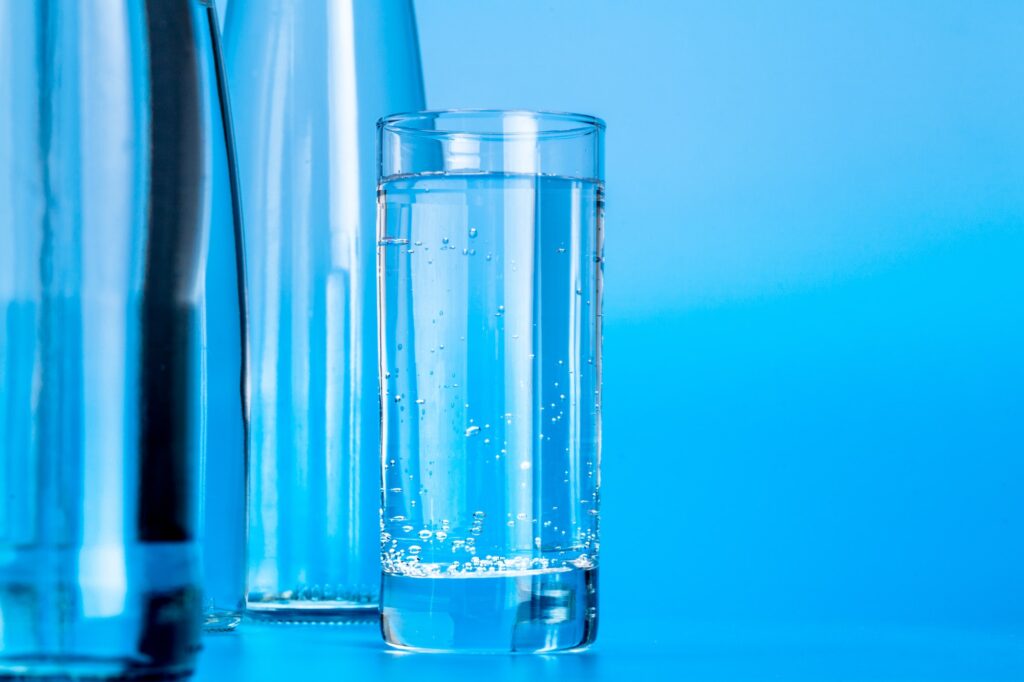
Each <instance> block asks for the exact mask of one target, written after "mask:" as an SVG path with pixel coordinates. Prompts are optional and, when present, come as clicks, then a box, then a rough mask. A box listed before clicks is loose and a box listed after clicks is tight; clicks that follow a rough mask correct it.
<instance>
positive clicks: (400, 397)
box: [395, 393, 402, 403]
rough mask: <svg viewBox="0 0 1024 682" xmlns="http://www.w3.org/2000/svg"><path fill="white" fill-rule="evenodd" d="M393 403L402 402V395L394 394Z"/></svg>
mask: <svg viewBox="0 0 1024 682" xmlns="http://www.w3.org/2000/svg"><path fill="white" fill-rule="evenodd" d="M395 402H396V403H400V402H402V394H401V393H396V394H395Z"/></svg>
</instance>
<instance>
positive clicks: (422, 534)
mask: <svg viewBox="0 0 1024 682" xmlns="http://www.w3.org/2000/svg"><path fill="white" fill-rule="evenodd" d="M433 534H434V533H433V532H432V531H429V530H427V529H426V528H424V529H423V530H421V531H420V532H419V533H418V535H419V536H420V540H424V541H426V540H429V539H430V536H431V535H433Z"/></svg>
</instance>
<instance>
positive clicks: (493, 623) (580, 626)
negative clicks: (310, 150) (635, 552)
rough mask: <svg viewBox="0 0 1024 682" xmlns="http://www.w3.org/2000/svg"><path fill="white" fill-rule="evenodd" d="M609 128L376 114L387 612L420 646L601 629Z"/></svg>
mask: <svg viewBox="0 0 1024 682" xmlns="http://www.w3.org/2000/svg"><path fill="white" fill-rule="evenodd" d="M603 133H604V124H603V123H602V122H601V121H599V120H597V119H594V118H591V117H587V116H578V115H570V114H545V113H532V112H519V111H508V112H487V111H480V112H472V111H469V112H460V111H453V112H428V113H418V114H408V115H397V116H392V117H389V118H386V119H383V120H382V121H381V122H380V123H379V124H378V139H379V143H380V184H379V187H378V192H377V202H378V246H377V272H378V305H379V307H380V313H379V314H380V320H381V324H380V336H379V338H380V357H381V362H380V384H381V417H382V431H383V442H382V448H381V451H382V471H383V491H382V511H381V536H380V541H381V560H382V562H383V580H382V596H381V628H382V632H383V635H384V639H385V640H386V641H387V642H388V643H389V644H392V645H395V646H397V647H402V648H409V649H424V650H449V651H481V652H501V651H504V652H508V651H514V652H543V651H557V650H562V649H575V648H580V647H584V646H587V645H589V644H590V643H591V642H593V640H594V637H595V636H596V633H597V572H598V504H599V491H600V469H599V464H600V451H601V420H600V389H601V325H600V321H601V287H602V282H601V276H602V275H601V270H602V265H601V262H602V221H603V217H602V213H603V198H602V192H603V184H602V179H603V171H602V166H603V161H602V138H603Z"/></svg>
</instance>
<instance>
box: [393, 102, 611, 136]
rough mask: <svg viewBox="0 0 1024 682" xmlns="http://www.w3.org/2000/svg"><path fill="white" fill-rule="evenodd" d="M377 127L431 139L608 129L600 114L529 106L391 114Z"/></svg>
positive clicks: (588, 132) (589, 132) (580, 133)
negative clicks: (531, 109) (523, 107)
mask: <svg viewBox="0 0 1024 682" xmlns="http://www.w3.org/2000/svg"><path fill="white" fill-rule="evenodd" d="M377 128H378V129H381V130H384V131H387V132H390V133H394V134H397V135H400V136H409V135H411V136H422V137H428V138H441V139H443V138H461V139H466V138H473V139H481V140H501V139H509V138H531V139H558V138H572V137H580V136H584V135H593V134H597V133H599V132H602V131H604V129H605V123H604V121H602V120H601V119H600V118H597V117H596V116H590V115H587V114H574V113H567V112H556V111H530V110H527V109H448V110H434V111H414V112H407V113H398V114H391V115H390V116H385V117H383V118H381V119H380V120H379V121H377Z"/></svg>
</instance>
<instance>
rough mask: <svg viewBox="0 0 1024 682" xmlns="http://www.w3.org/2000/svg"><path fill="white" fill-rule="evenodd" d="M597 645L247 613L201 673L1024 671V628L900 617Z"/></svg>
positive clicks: (602, 639) (623, 633)
mask: <svg viewBox="0 0 1024 682" xmlns="http://www.w3.org/2000/svg"><path fill="white" fill-rule="evenodd" d="M603 625H604V626H605V628H604V629H605V632H603V633H602V634H601V635H600V636H599V638H598V644H597V645H596V646H594V647H593V648H591V649H590V650H588V651H585V652H581V653H572V654H560V655H548V656H531V655H521V656H480V655H452V654H411V653H405V652H399V651H394V650H391V649H389V648H387V647H385V646H384V644H383V643H382V642H381V640H380V636H379V634H378V632H377V629H376V626H374V625H369V626H366V625H342V626H273V625H256V624H246V625H244V626H243V627H242V628H241V629H240V630H239V631H237V632H235V633H230V634H220V635H212V636H209V637H207V640H206V645H205V651H204V652H203V655H202V657H201V659H200V665H199V673H198V675H197V678H196V679H197V680H200V681H201V682H207V681H213V680H245V681H246V682H261V681H263V680H268V681H269V680H330V679H338V680H341V679H353V680H354V679H365V680H404V681H406V682H408V681H411V680H416V681H417V682H428V681H430V680H471V679H481V680H486V681H487V682H497V681H498V680H535V679H562V680H629V681H630V682H640V681H641V680H650V679H675V680H689V679H693V680H747V679H750V680H761V679H781V680H1020V679H1024V637H1022V636H1020V635H1014V634H1008V633H999V632H970V631H962V630H932V629H920V630H918V629H906V628H891V627H885V628H882V627H845V626H833V627H811V626H799V627H794V626H770V627H769V626H738V625H714V626H712V625H704V626H701V625H696V624H691V625H686V626H678V625H677V626H669V627H666V626H658V625H657V624H656V623H653V622H643V621H639V620H637V621H623V622H612V623H604V624H603Z"/></svg>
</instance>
